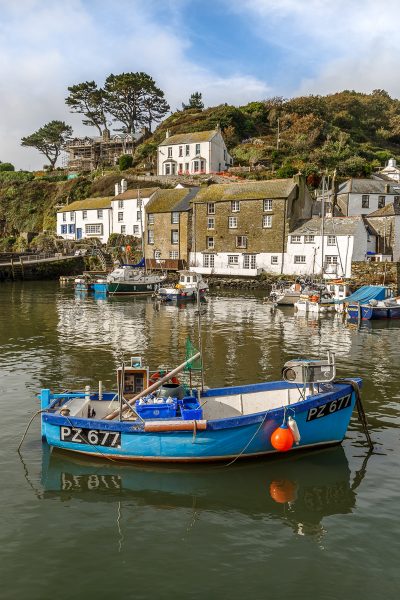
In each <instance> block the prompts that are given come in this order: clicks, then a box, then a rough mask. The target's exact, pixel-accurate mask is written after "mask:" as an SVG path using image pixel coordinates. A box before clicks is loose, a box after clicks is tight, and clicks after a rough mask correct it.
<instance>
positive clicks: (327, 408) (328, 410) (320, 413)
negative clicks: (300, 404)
mask: <svg viewBox="0 0 400 600" xmlns="http://www.w3.org/2000/svg"><path fill="white" fill-rule="evenodd" d="M350 405H351V394H348V395H347V396H343V398H337V400H331V402H327V403H326V404H321V406H313V408H310V410H309V411H308V413H307V421H314V420H315V419H322V417H328V416H329V415H332V414H333V413H335V412H338V411H339V410H343V409H344V408H348V407H349V406H350Z"/></svg>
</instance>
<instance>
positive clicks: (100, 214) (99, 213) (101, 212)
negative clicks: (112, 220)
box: [97, 208, 103, 219]
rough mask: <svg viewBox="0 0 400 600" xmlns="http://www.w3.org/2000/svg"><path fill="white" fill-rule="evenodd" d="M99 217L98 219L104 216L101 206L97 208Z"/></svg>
mask: <svg viewBox="0 0 400 600" xmlns="http://www.w3.org/2000/svg"><path fill="white" fill-rule="evenodd" d="M97 218H98V219H102V218H103V209H102V208H99V209H98V210H97Z"/></svg>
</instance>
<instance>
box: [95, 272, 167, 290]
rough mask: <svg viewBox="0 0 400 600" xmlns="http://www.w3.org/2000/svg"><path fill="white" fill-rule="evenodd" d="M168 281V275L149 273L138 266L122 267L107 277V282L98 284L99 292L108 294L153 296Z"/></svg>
mask: <svg viewBox="0 0 400 600" xmlns="http://www.w3.org/2000/svg"><path fill="white" fill-rule="evenodd" d="M165 279H166V275H159V274H156V273H147V272H146V271H145V270H144V269H143V268H140V267H138V266H137V265H122V266H121V267H118V268H117V269H114V271H112V273H110V274H109V275H107V280H106V282H102V283H98V284H97V288H95V289H97V291H106V292H107V293H108V294H112V295H114V294H125V295H128V294H152V293H153V292H155V291H156V290H157V289H158V287H159V286H160V284H161V283H162V282H163V281H164V280H165Z"/></svg>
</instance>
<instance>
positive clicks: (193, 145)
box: [157, 128, 233, 175]
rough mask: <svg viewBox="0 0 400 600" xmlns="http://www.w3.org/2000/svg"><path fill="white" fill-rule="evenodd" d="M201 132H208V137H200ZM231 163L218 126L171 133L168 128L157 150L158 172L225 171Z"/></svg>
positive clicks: (181, 173)
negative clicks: (197, 132)
mask: <svg viewBox="0 0 400 600" xmlns="http://www.w3.org/2000/svg"><path fill="white" fill-rule="evenodd" d="M201 133H204V134H206V133H209V134H210V135H209V136H208V139H201V137H200V134H201ZM203 137H205V138H207V136H203ZM232 163H233V161H232V157H231V156H230V154H229V153H228V150H227V148H226V145H225V142H224V139H223V137H222V135H221V132H220V130H219V128H218V129H216V130H215V131H212V132H200V133H199V134H196V133H193V134H183V135H181V136H180V135H174V136H171V137H169V135H168V132H167V138H166V139H165V140H164V142H163V143H162V144H160V146H158V150H157V174H158V175H189V174H190V175H196V174H198V175H199V174H203V173H219V172H221V171H226V170H227V169H228V167H229V166H230V165H232Z"/></svg>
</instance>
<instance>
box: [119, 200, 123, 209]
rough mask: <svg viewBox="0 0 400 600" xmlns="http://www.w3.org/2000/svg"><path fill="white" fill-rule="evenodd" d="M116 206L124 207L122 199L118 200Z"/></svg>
mask: <svg viewBox="0 0 400 600" xmlns="http://www.w3.org/2000/svg"><path fill="white" fill-rule="evenodd" d="M118 208H124V201H123V200H118Z"/></svg>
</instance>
